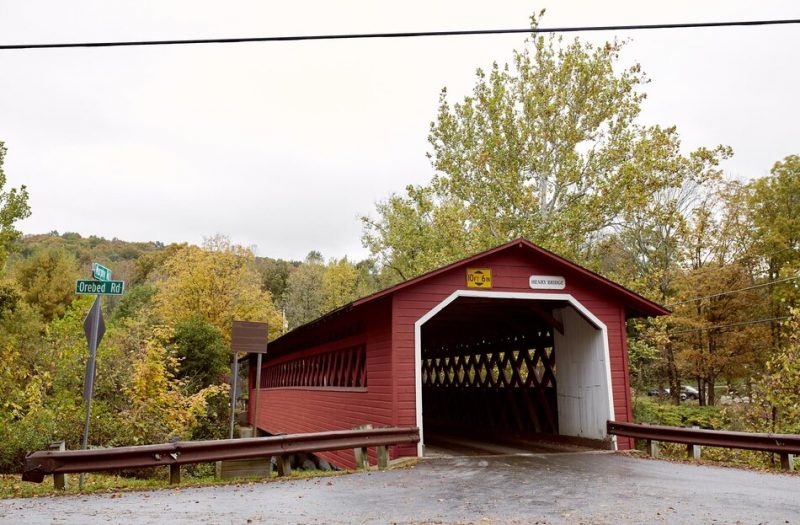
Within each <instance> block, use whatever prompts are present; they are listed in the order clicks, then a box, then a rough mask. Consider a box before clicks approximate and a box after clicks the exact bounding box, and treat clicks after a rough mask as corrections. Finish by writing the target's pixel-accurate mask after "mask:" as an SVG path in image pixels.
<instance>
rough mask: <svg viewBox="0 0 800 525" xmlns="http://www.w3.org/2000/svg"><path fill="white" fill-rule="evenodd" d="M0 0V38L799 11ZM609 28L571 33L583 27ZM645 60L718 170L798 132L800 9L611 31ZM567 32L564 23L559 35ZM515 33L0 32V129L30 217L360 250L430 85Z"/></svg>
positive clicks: (415, 173)
mask: <svg viewBox="0 0 800 525" xmlns="http://www.w3.org/2000/svg"><path fill="white" fill-rule="evenodd" d="M655 4H656V2H643V1H641V0H637V1H613V0H609V1H604V2H597V1H589V0H587V1H578V0H573V1H569V0H561V1H547V2H538V3H534V2H521V1H520V2H517V1H508V2H502V1H493V2H486V1H485V0H484V1H463V0H460V1H450V2H436V1H434V0H427V1H405V2H391V3H390V2H376V1H368V0H364V1H342V2H332V1H319V2H301V1H296V2H267V1H252V2H244V1H239V2H234V1H225V2H220V1H213V2H212V1H198V0H187V1H164V0H154V1H141V0H139V1H127V2H122V1H109V0H98V1H81V0H72V1H70V2H64V1H62V0H58V1H38V0H25V1H16V0H0V43H4V44H11V43H44V42H74V41H95V40H140V39H168V38H209V37H240V36H276V35H291V34H321V33H348V32H387V31H417V30H448V29H485V28H510V27H519V28H522V27H526V26H527V24H528V17H529V15H530V14H531V13H532V12H534V11H538V10H539V9H541V8H543V7H546V8H547V16H546V17H545V19H544V21H543V23H542V26H566V25H607V24H635V23H643V24H652V23H659V22H689V21H720V20H742V19H767V18H800V3H799V2H797V1H760V2H753V1H733V0H725V1H710V0H705V1H702V2H699V1H696V0H694V1H686V0H673V1H670V2H658V3H657V4H658V5H655ZM614 36H615V35H614V34H610V33H605V34H586V35H585V36H583V37H582V38H586V39H589V40H592V41H594V42H600V41H604V40H606V39H610V38H613V37H614ZM616 36H618V37H621V38H627V37H630V38H631V39H632V41H631V43H630V45H629V46H628V47H627V49H626V52H625V55H624V63H625V64H630V63H632V62H634V61H638V62H639V63H641V64H642V66H643V68H644V70H645V72H646V73H647V74H648V76H649V77H650V78H651V79H652V82H651V84H649V85H648V86H647V87H646V91H647V93H648V99H647V101H646V103H645V106H644V111H643V114H642V118H641V122H642V123H647V124H661V125H665V126H666V125H673V124H674V125H677V126H678V129H679V132H680V134H681V136H682V138H683V145H684V148H685V149H686V150H687V151H688V150H690V149H693V148H695V147H697V146H701V145H708V146H713V145H716V144H727V145H730V146H732V147H733V149H734V153H735V155H734V158H733V159H732V160H730V161H728V162H727V163H726V164H725V168H726V170H727V171H728V173H730V174H731V175H732V176H737V177H741V178H751V177H754V176H762V175H765V174H767V173H768V172H769V169H770V167H771V166H772V164H773V163H774V162H775V161H776V160H779V159H782V158H783V157H785V156H786V155H789V154H793V153H800V143H798V139H799V138H800V104H799V103H798V100H799V99H798V93H800V87H799V86H800V82H798V80H800V67H798V65H800V26H797V25H794V26H773V27H763V28H723V29H695V30H669V31H667V30H661V31H647V32H635V33H627V34H625V33H617V34H616ZM570 38H571V37H570ZM524 39H525V37H524V36H523V35H502V36H476V37H447V38H418V39H398V40H360V41H322V42H296V43H252V44H226V45H197V46H178V47H146V48H110V49H66V50H24V51H0V140H2V141H4V142H5V143H6V146H7V147H8V150H9V151H8V155H7V157H6V165H5V171H6V174H7V176H8V179H9V185H10V186H18V185H20V184H25V185H27V186H28V189H29V191H30V194H31V201H30V204H31V207H32V211H33V214H32V216H31V217H30V218H29V219H27V220H25V221H23V222H22V223H21V229H22V230H23V231H24V232H25V233H44V232H48V231H51V230H58V231H59V232H64V231H77V232H79V233H81V234H82V235H90V234H95V235H101V236H104V237H118V238H121V239H125V240H131V241H133V240H141V241H146V240H160V241H163V242H182V241H188V242H191V243H200V242H202V239H203V237H205V236H209V235H213V234H215V233H222V234H226V235H229V236H230V237H231V238H232V239H233V241H234V242H236V243H239V244H244V245H256V246H257V253H258V254H259V255H265V256H272V257H283V258H296V259H299V258H303V257H304V256H305V254H306V253H307V252H308V251H309V250H312V249H313V250H320V251H322V253H323V255H325V256H326V257H341V256H343V255H348V256H350V257H352V258H356V259H358V258H362V257H364V256H365V255H366V250H364V249H363V248H362V247H361V242H360V235H361V225H360V222H359V220H358V216H359V215H361V214H365V213H370V212H372V211H373V210H374V204H375V202H376V201H378V200H381V199H385V198H386V197H387V196H388V195H389V194H390V193H391V192H396V191H401V190H402V189H403V188H404V187H405V185H407V184H421V183H425V182H426V181H428V180H429V178H430V177H431V175H432V168H431V167H430V164H429V162H428V160H427V159H426V158H425V152H426V151H427V150H428V147H427V140H426V137H427V131H428V126H429V123H430V121H431V120H432V119H433V118H434V116H435V110H436V106H437V97H438V93H439V90H440V89H441V88H442V87H443V86H447V88H448V90H449V91H450V93H451V94H452V95H453V96H456V97H460V96H463V95H464V94H466V93H467V92H468V91H469V90H470V89H471V87H472V85H473V79H474V76H473V75H474V70H475V68H476V67H487V66H489V65H490V64H491V62H492V61H493V60H496V61H498V62H505V61H508V60H509V59H510V58H511V53H512V50H513V49H515V48H517V49H519V48H521V47H522V46H523V41H524Z"/></svg>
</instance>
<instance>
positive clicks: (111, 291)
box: [75, 263, 125, 488]
mask: <svg viewBox="0 0 800 525" xmlns="http://www.w3.org/2000/svg"><path fill="white" fill-rule="evenodd" d="M92 277H94V279H96V280H88V279H81V280H79V281H77V282H76V283H75V293H77V294H80V295H94V296H95V299H94V303H92V308H91V309H90V310H89V313H88V314H87V315H86V319H84V321H83V331H84V333H85V334H86V340H87V341H88V342H89V358H88V359H87V360H86V374H85V375H84V380H83V400H84V402H85V403H86V419H85V421H84V422H83V436H82V437H81V449H83V450H86V449H87V448H88V447H89V423H90V422H91V420H92V392H93V391H94V374H95V368H96V363H97V345H99V344H100V341H101V340H102V339H103V334H105V333H106V324H105V321H103V313H102V312H101V308H100V307H101V306H102V303H101V296H103V295H122V292H124V291H125V281H112V280H111V270H109V269H108V268H106V267H105V266H103V265H102V264H98V263H92ZM78 485H79V487H80V488H83V473H81V475H80V482H79V484H78Z"/></svg>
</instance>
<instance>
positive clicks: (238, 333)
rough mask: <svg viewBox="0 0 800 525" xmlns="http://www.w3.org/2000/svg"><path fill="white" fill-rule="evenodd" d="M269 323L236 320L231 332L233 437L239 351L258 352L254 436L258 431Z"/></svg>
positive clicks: (231, 429) (231, 431)
mask: <svg viewBox="0 0 800 525" xmlns="http://www.w3.org/2000/svg"><path fill="white" fill-rule="evenodd" d="M268 332H269V330H268V329H267V323H258V322H253V321H234V322H233V333H232V334H231V351H232V352H233V366H232V368H233V385H232V391H231V425H230V426H231V428H230V437H231V439H233V427H234V418H235V416H236V381H237V379H238V376H239V359H238V355H239V352H246V353H248V354H256V398H255V404H254V405H253V414H254V416H253V437H257V436H256V434H257V433H258V426H257V425H258V398H259V391H260V390H261V355H262V354H265V353H267V333H268Z"/></svg>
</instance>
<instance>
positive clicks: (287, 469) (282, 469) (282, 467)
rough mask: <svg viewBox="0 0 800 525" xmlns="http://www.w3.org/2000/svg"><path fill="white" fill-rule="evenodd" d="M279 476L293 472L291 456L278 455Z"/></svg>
mask: <svg viewBox="0 0 800 525" xmlns="http://www.w3.org/2000/svg"><path fill="white" fill-rule="evenodd" d="M276 459H277V460H278V476H289V475H291V474H292V463H291V461H289V456H278V457H277V458H276Z"/></svg>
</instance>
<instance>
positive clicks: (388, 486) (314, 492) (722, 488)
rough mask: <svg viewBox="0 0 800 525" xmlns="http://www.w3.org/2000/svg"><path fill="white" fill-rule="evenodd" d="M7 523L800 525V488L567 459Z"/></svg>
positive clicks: (680, 468) (712, 470)
mask: <svg viewBox="0 0 800 525" xmlns="http://www.w3.org/2000/svg"><path fill="white" fill-rule="evenodd" d="M0 523H15V524H16V523H24V524H36V523H46V524H55V523H58V524H61V523H125V524H127V523H169V524H175V525H177V524H184V523H217V524H230V523H235V524H239V523H242V524H248V523H252V524H259V523H306V524H322V523H325V524H327V523H369V524H376V523H409V524H411V523H413V524H450V523H459V524H461V523H477V524H494V523H513V524H516V523H520V524H522V523H548V524H549V523H570V524H571V523H648V524H649V523H747V524H749V523H771V524H773V523H774V524H777V523H800V476H797V475H787V474H776V473H762V472H753V471H746V470H738V469H733V468H722V467H710V466H701V465H691V464H679V463H670V462H667V461H658V460H650V459H643V458H633V457H629V456H626V455H622V454H615V453H603V452H591V453H557V454H532V455H527V456H519V455H515V456H464V457H439V458H433V459H426V460H424V461H422V462H420V463H419V464H417V465H416V466H414V467H410V468H404V469H394V470H388V471H382V472H377V471H373V472H364V473H356V474H351V475H342V476H336V477H327V478H309V479H292V480H281V481H273V482H267V483H242V484H239V485H226V486H217V487H203V488H184V489H181V488H177V489H167V490H158V491H150V492H123V493H116V494H93V495H84V496H57V497H46V498H29V499H12V500H0Z"/></svg>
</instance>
